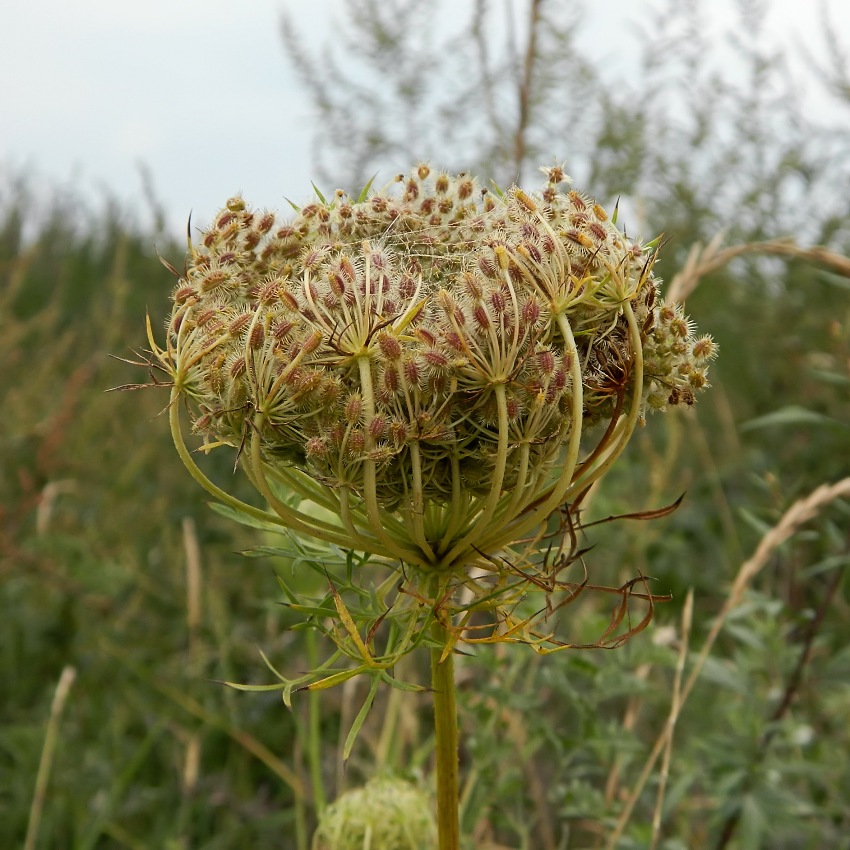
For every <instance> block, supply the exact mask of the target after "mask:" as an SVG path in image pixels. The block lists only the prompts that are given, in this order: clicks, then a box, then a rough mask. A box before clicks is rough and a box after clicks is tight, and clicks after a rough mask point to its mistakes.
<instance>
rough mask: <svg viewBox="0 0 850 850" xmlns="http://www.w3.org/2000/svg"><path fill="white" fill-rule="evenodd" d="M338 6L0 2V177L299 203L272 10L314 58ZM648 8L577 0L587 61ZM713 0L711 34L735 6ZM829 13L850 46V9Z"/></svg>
mask: <svg viewBox="0 0 850 850" xmlns="http://www.w3.org/2000/svg"><path fill="white" fill-rule="evenodd" d="M461 1H462V2H471V0H459V2H461ZM344 2H345V0H306V1H305V0H243V2H237V0H136V2H131V0H73V2H69V0H3V2H2V3H0V168H4V167H5V168H10V167H11V168H12V169H20V170H23V169H27V170H28V171H31V172H33V173H35V174H36V175H37V176H38V178H39V179H40V180H41V181H42V182H43V183H44V184H47V185H57V184H60V185H73V186H74V187H75V188H76V189H78V190H79V191H81V192H83V193H84V194H85V195H87V196H88V197H91V198H97V197H98V195H100V196H103V195H106V194H109V195H111V196H113V197H117V198H119V199H122V200H123V201H125V202H126V203H127V204H130V205H133V206H135V207H140V206H141V204H140V203H139V199H140V198H141V196H142V193H141V188H140V187H141V179H140V176H139V164H140V163H144V165H145V166H146V167H147V168H148V169H149V171H150V173H151V175H152V178H153V184H154V189H155V193H156V195H157V197H158V198H159V199H160V200H161V201H162V203H163V205H164V207H165V209H166V212H167V214H168V219H169V223H170V225H171V226H172V227H173V228H174V229H175V230H177V229H178V227H182V225H181V222H183V221H185V218H186V216H187V214H188V212H189V211H190V210H193V211H194V215H195V216H196V218H197V219H200V220H203V219H206V218H208V217H209V216H210V215H211V214H212V213H213V212H214V211H215V210H216V209H218V208H219V207H220V206H221V205H222V203H223V201H224V200H225V199H226V198H227V197H228V196H230V195H232V194H233V193H234V192H237V191H240V190H241V191H243V192H244V194H245V196H246V198H248V199H249V200H250V201H251V202H252V203H254V204H256V205H257V206H270V207H278V208H279V207H281V206H284V205H285V201H284V200H283V197H284V196H288V197H292V198H293V199H296V200H298V199H304V198H306V197H308V196H309V195H310V178H311V176H313V175H312V172H311V160H310V140H311V132H310V123H311V106H310V103H309V100H308V99H307V97H306V95H305V93H304V92H303V91H302V90H301V88H300V86H299V84H298V81H297V79H296V77H295V74H294V73H293V71H292V68H291V67H290V65H289V63H288V61H287V59H286V56H285V53H284V50H283V47H282V43H281V38H280V34H279V23H280V16H281V11H282V10H284V9H286V10H288V11H289V12H290V13H292V14H294V15H295V18H296V21H297V24H298V27H299V29H300V31H301V32H302V33H304V35H305V39H306V40H307V41H308V44H309V45H310V46H311V47H313V48H314V49H316V50H319V49H321V48H322V47H323V46H326V45H328V44H329V43H332V41H333V29H332V22H333V20H334V19H337V20H338V19H339V17H340V8H341V7H342V6H343V5H344ZM422 2H427V0H422ZM516 2H520V0H516ZM549 2H550V3H557V2H558V0H549ZM651 2H652V0H604V2H601V3H600V2H598V0H595V2H591V3H588V4H587V7H588V22H587V26H586V38H587V44H588V45H589V48H590V49H591V52H592V53H593V54H594V55H597V56H605V55H606V54H607V55H609V56H617V55H618V54H619V53H621V52H626V51H627V50H628V37H627V35H626V28H627V24H626V22H628V21H629V20H631V21H634V20H635V19H636V18H637V17H638V16H639V15H640V14H641V12H642V10H643V9H645V8H646V7H647V6H648V5H649V4H650V3H651ZM715 3H716V9H717V13H716V14H717V19H716V22H715V23H716V25H717V26H718V27H720V26H722V25H723V23H724V21H729V20H732V19H733V17H734V16H733V13H732V7H733V6H734V2H733V0H715ZM819 5H820V4H819V3H818V2H815V0H810V2H807V0H773V3H772V4H771V12H770V17H769V26H770V31H771V33H772V34H773V37H774V38H775V39H776V40H777V43H778V44H781V45H783V46H784V47H785V48H786V49H788V50H789V51H791V52H795V51H797V52H799V51H798V48H799V45H801V44H805V43H808V44H809V45H810V46H811V45H815V44H817V43H818V23H817V16H818V8H819ZM827 6H828V7H829V9H830V10H831V16H832V21H833V24H834V26H835V28H836V29H837V32H838V35H839V38H840V39H842V40H843V42H844V43H845V44H847V45H850V2H848V0H828V2H827ZM712 8H714V6H712ZM618 21H623V23H622V24H618V23H617V22H618ZM429 155H430V152H425V156H429Z"/></svg>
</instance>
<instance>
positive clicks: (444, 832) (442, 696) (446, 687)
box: [431, 624, 460, 850]
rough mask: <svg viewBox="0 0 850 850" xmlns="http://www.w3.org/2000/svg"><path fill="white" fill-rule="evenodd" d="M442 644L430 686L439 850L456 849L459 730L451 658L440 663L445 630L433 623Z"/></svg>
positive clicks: (435, 656)
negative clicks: (434, 746) (432, 708)
mask: <svg viewBox="0 0 850 850" xmlns="http://www.w3.org/2000/svg"><path fill="white" fill-rule="evenodd" d="M434 632H435V634H438V635H439V637H440V639H441V640H440V642H441V645H440V646H437V647H436V648H434V649H432V650H431V686H432V688H433V693H434V731H435V733H436V738H437V830H438V834H439V839H440V841H439V850H459V848H460V821H459V817H458V799H459V798H458V792H459V789H458V729H457V706H456V705H455V676H454V658H453V655H452V653H451V652H449V654H448V655H447V656H446V657H445V658H444V659H443V660H442V661H441V660H440V659H441V656H442V654H443V648H444V646H445V644H446V643H447V642H448V639H449V635H448V633H447V631H446V629H445V628H444V627H443V626H441V625H439V624H435V626H434Z"/></svg>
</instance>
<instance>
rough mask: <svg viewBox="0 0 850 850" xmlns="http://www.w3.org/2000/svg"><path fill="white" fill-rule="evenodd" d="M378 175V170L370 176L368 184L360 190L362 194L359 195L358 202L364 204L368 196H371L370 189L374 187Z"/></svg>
mask: <svg viewBox="0 0 850 850" xmlns="http://www.w3.org/2000/svg"><path fill="white" fill-rule="evenodd" d="M377 176H378V172H377V171H376V172H375V173H374V174H373V175H372V176H371V177H370V178H369V181H368V182H367V183H366V185H365V186H364V187H363V188H362V189H361V190H360V194H359V195H358V196H357V203H358V204H362V203H363V201H365V200H366V198H368V197H369V190H370V189H371V188H372V184H373V183H374V182H375V178H376V177H377Z"/></svg>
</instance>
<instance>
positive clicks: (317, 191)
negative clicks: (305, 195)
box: [310, 180, 327, 204]
mask: <svg viewBox="0 0 850 850" xmlns="http://www.w3.org/2000/svg"><path fill="white" fill-rule="evenodd" d="M310 185H311V186H312V187H313V191H314V192H315V193H316V197H317V198H318V199H319V200H320V201H321V202H322V203H323V204H326V203H327V201H326V200H325V196H324V195H323V194H322V193H321V192H320V191H319V187H318V186H317V185H316V184H315V183H314V182H313V181H312V180H311V181H310Z"/></svg>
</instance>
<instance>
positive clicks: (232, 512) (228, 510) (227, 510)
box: [207, 502, 288, 534]
mask: <svg viewBox="0 0 850 850" xmlns="http://www.w3.org/2000/svg"><path fill="white" fill-rule="evenodd" d="M207 504H208V505H209V506H210V508H212V509H213V510H214V511H215V512H216V513H217V514H221V515H222V516H223V517H227V518H228V519H232V520H234V521H235V522H238V523H239V524H240V525H247V526H248V527H249V528H258V529H260V530H261V531H270V532H273V533H274V534H287V533H288V532H287V529H286V527H285V526H284V525H283V523H282V521H281V520H279V519H278V517H277V516H276V515H275V514H272V513H269V514H268V517H269V520H268V522H266V521H264V520H261V519H257V518H256V517H253V516H250V515H249V514H246V513H243V512H242V511H238V510H236V509H235V508H232V507H230V505H223V504H222V503H221V502H207Z"/></svg>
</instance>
